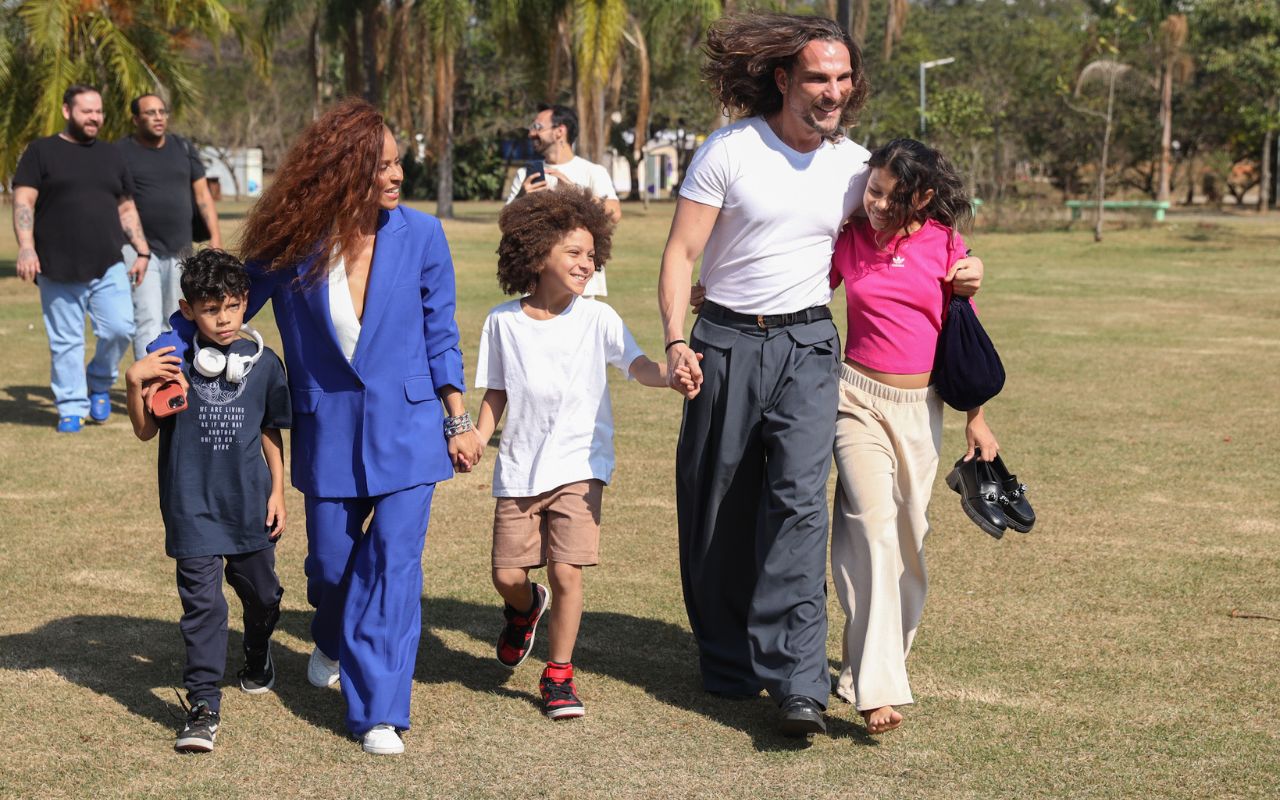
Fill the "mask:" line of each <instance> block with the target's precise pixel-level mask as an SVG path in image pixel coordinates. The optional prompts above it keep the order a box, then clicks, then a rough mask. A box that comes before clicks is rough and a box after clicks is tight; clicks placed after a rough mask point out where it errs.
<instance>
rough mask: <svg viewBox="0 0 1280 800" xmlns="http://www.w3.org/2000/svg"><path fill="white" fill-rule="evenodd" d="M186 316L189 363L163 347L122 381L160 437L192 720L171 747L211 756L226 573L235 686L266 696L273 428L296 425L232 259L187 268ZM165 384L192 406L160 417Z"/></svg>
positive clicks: (274, 588) (275, 585)
mask: <svg viewBox="0 0 1280 800" xmlns="http://www.w3.org/2000/svg"><path fill="white" fill-rule="evenodd" d="M182 294H183V296H184V298H185V299H183V300H180V301H179V307H180V309H181V311H182V315H183V316H184V317H186V318H187V319H189V320H191V321H192V322H194V323H195V326H196V331H197V333H196V342H195V343H194V344H195V347H192V348H190V352H191V353H192V354H193V355H192V356H191V357H190V359H189V360H183V359H180V358H178V357H177V356H175V355H173V354H172V353H173V350H174V348H172V347H162V348H160V349H158V350H156V351H155V352H154V353H151V354H150V355H148V356H147V357H146V358H143V359H141V360H139V361H137V362H135V363H134V364H133V366H131V367H130V368H129V371H128V372H127V373H126V374H125V381H126V383H127V386H128V406H129V419H130V420H131V421H132V422H133V432H134V433H135V434H136V435H137V437H138V438H139V439H142V440H143V441H146V440H148V439H151V438H152V437H154V436H155V435H156V433H159V434H160V453H159V459H158V466H159V482H160V513H161V516H162V517H163V518H164V528H165V552H166V553H168V555H169V556H170V557H172V558H174V559H176V561H177V579H178V596H179V597H180V598H181V600H182V610H183V615H182V621H181V623H180V626H179V627H180V628H181V629H182V637H183V640H184V641H185V643H186V655H187V658H186V668H185V670H184V671H183V683H184V684H185V686H186V689H187V702H188V703H189V704H190V708H189V709H188V715H187V722H186V724H185V725H184V727H183V729H182V731H181V733H179V734H178V738H177V741H176V742H175V743H174V748H175V749H177V750H179V751H185V752H209V751H211V750H213V741H214V738H215V737H216V736H217V733H218V725H219V724H220V718H219V709H220V706H221V698H222V692H221V690H220V689H219V688H218V682H219V681H220V680H221V679H222V675H223V670H224V669H225V667H226V660H227V603H226V600H225V599H224V598H223V594H222V575H223V572H224V571H225V572H226V577H227V583H229V584H230V585H231V588H233V589H234V590H235V592H236V594H237V595H238V596H239V598H240V602H241V604H242V605H243V606H244V660H245V664H244V668H243V669H241V670H240V673H239V679H240V688H241V689H242V690H244V691H245V692H248V693H250V694H259V693H262V692H266V691H268V690H270V689H271V687H272V685H273V684H274V683H275V665H274V663H273V662H272V659H271V633H272V631H273V630H274V629H275V626H276V621H277V620H278V619H279V618H280V598H281V596H282V595H283V594H284V591H283V590H282V589H281V588H280V581H279V579H278V578H277V577H276V572H275V542H276V540H277V539H279V538H280V534H282V533H283V532H284V523H285V508H284V457H283V450H282V447H281V440H280V430H281V429H282V428H288V427H289V424H290V421H291V409H290V403H289V387H288V384H287V383H286V382H285V373H284V365H283V364H281V363H280V359H279V358H278V357H277V356H276V354H275V353H273V352H271V351H270V350H269V349H267V348H266V347H264V346H263V344H262V339H261V337H259V336H258V334H257V333H256V332H254V331H252V330H250V329H248V328H247V327H246V328H244V329H243V332H244V333H246V334H248V335H251V336H252V337H253V338H254V341H253V342H250V341H247V340H246V339H243V338H241V333H242V325H243V323H244V312H245V308H246V305H247V303H248V294H249V277H248V275H247V274H246V273H245V270H244V265H242V264H241V263H240V262H239V261H238V260H237V259H236V258H235V257H233V256H231V255H229V254H227V253H225V252H222V251H221V250H204V251H202V252H200V253H198V254H196V255H194V256H192V257H191V258H188V259H186V260H185V261H184V262H183V264H182ZM168 380H179V381H181V382H183V383H185V384H186V388H187V408H186V409H184V410H182V411H180V412H179V413H176V414H172V415H170V416H165V417H161V418H157V417H156V416H155V415H154V414H153V413H152V411H151V409H150V408H149V405H150V403H149V400H150V398H151V396H152V395H153V394H154V393H155V391H156V389H157V388H159V386H160V385H161V384H162V383H164V382H165V381H168Z"/></svg>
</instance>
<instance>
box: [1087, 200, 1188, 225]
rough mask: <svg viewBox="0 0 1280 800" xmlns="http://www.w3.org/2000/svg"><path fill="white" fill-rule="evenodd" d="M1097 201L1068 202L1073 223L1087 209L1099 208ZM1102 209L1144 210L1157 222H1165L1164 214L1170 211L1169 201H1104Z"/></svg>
mask: <svg viewBox="0 0 1280 800" xmlns="http://www.w3.org/2000/svg"><path fill="white" fill-rule="evenodd" d="M1097 207H1098V201H1097V200H1068V201H1067V208H1069V209H1071V221H1072V222H1075V221H1076V220H1078V219H1080V212H1081V210H1082V209H1086V208H1097ZM1102 207H1103V208H1105V209H1107V210H1108V211H1110V210H1113V209H1132V208H1137V209H1142V210H1147V211H1151V212H1152V215H1153V216H1154V217H1155V221H1156V222H1164V212H1166V211H1168V210H1169V201H1168V200H1103V201H1102Z"/></svg>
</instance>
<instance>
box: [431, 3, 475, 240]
mask: <svg viewBox="0 0 1280 800" xmlns="http://www.w3.org/2000/svg"><path fill="white" fill-rule="evenodd" d="M418 11H419V13H421V14H423V15H424V18H425V20H426V23H427V30H428V33H429V38H430V43H431V54H432V73H433V75H434V76H435V92H434V95H435V102H434V103H433V109H434V111H435V115H434V120H433V126H432V127H433V128H434V132H433V135H432V141H433V142H434V144H435V149H436V170H437V172H436V175H437V182H436V216H437V217H439V218H441V219H452V218H453V109H454V91H455V89H456V88H457V85H458V76H457V74H456V73H455V71H454V66H455V64H456V62H457V55H458V51H459V50H460V49H462V46H463V43H464V41H465V39H466V34H467V25H468V23H469V21H470V19H471V16H472V13H473V11H474V8H473V3H472V0H420V2H419V3H418Z"/></svg>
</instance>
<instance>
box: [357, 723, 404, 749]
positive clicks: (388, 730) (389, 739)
mask: <svg viewBox="0 0 1280 800" xmlns="http://www.w3.org/2000/svg"><path fill="white" fill-rule="evenodd" d="M360 747H361V748H362V749H363V750H364V751H365V752H366V753H373V754H374V755H376V756H398V755H400V754H401V753H403V752H404V740H403V739H401V738H400V734H398V733H396V729H395V727H394V726H392V725H387V724H385V723H384V724H382V725H374V726H373V727H372V728H370V729H369V730H368V731H366V732H365V734H364V738H363V739H362V740H361V742H360Z"/></svg>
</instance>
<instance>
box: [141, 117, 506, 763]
mask: <svg viewBox="0 0 1280 800" xmlns="http://www.w3.org/2000/svg"><path fill="white" fill-rule="evenodd" d="M402 179H403V172H402V171H401V168H400V159H399V157H398V152H397V148H396V143H395V139H394V138H393V137H392V135H391V132H390V131H389V130H388V129H387V127H386V125H385V124H384V123H383V118H382V115H381V114H380V113H379V112H378V111H377V109H375V108H374V107H373V106H371V105H369V104H368V103H366V102H364V101H361V100H347V101H344V102H342V103H340V104H339V105H337V106H335V107H334V108H333V109H331V110H330V111H328V112H327V113H326V114H324V115H323V116H322V117H320V118H319V119H317V120H316V121H315V122H313V123H312V124H311V125H310V126H309V127H308V128H307V129H306V130H305V131H303V133H302V135H301V136H299V137H298V139H297V141H296V142H295V143H294V144H293V147H292V148H291V149H290V151H289V153H288V155H287V156H286V157H285V159H284V162H283V164H282V165H281V167H280V169H279V171H278V172H277V173H276V176H275V181H274V182H273V183H272V184H271V185H270V187H269V188H268V189H267V190H266V192H264V194H263V196H262V198H261V199H260V200H259V201H258V202H257V204H256V205H255V206H254V207H253V210H252V211H251V212H250V213H249V217H248V220H247V221H246V223H245V227H244V232H243V236H242V242H241V245H242V246H241V249H242V251H243V255H244V257H245V261H246V262H248V266H249V271H250V275H251V276H252V280H253V283H252V288H251V290H250V294H249V307H248V313H247V314H246V319H248V318H250V317H252V316H253V315H254V314H255V313H256V312H257V311H258V310H259V309H261V308H262V306H263V305H264V304H265V303H266V302H267V301H268V300H271V301H272V307H273V309H274V310H275V316H276V324H277V325H278V327H279V329H280V336H281V338H282V340H283V343H284V353H285V363H286V365H287V366H288V371H289V389H290V395H291V398H292V401H293V412H294V417H293V419H294V430H293V435H292V437H291V441H292V448H291V459H292V468H291V474H292V477H293V485H294V486H295V487H297V489H298V490H299V491H301V492H302V493H303V494H304V495H305V499H306V512H307V547H308V549H307V560H306V573H307V600H308V601H309V602H310V603H311V605H312V606H313V607H314V608H315V616H314V618H313V619H312V622H311V634H312V637H313V639H314V640H315V649H314V650H313V651H312V654H311V660H310V662H309V664H308V665H307V678H308V680H309V681H310V682H311V683H312V684H314V685H316V686H322V687H323V686H332V685H333V684H334V683H338V682H341V685H342V693H343V696H344V697H345V698H346V701H347V727H348V728H349V729H350V730H351V732H352V733H353V734H354V735H355V736H357V737H359V738H360V739H361V743H362V746H363V748H364V750H365V751H367V752H370V753H377V754H394V753H400V752H403V750H404V744H403V742H402V740H401V738H400V732H402V731H404V730H405V729H407V728H408V727H409V696H410V687H411V682H412V677H413V670H414V663H415V660H416V658H417V652H418V637H419V634H420V631H421V595H422V565H421V558H422V548H423V545H424V543H425V538H426V530H427V520H428V516H429V514H430V510H431V496H432V491H433V489H434V487H435V484H436V483H437V482H438V481H442V480H445V479H447V478H449V477H450V476H451V475H452V474H453V471H454V469H455V468H457V469H460V470H468V469H470V468H471V466H472V465H474V464H475V463H476V462H477V461H478V460H479V459H480V455H481V452H482V450H483V447H482V444H481V442H480V440H479V438H478V437H477V436H476V434H475V431H474V429H473V427H472V425H471V420H470V417H468V415H467V413H466V409H465V405H464V402H463V394H462V393H463V390H464V388H465V384H464V381H463V373H462V354H461V351H460V350H459V348H458V328H457V325H456V324H455V322H454V318H453V315H454V304H455V292H454V276H453V261H452V259H451V257H450V254H449V245H448V243H447V242H446V241H445V237H444V231H443V230H442V229H441V226H440V222H439V220H437V219H436V218H434V217H431V216H429V215H427V214H423V213H421V212H418V211H414V210H412V209H408V208H402V207H401V206H400V183H401V180H402ZM173 325H174V334H173V335H174V336H180V337H181V338H182V339H185V340H187V341H189V340H190V333H191V324H190V323H187V322H186V321H185V320H181V319H180V315H179V318H177V319H175V320H173ZM165 338H166V337H161V339H160V340H157V342H156V343H155V346H162V345H165V344H175V345H179V346H181V347H184V348H185V342H174V341H165ZM442 404H443V406H444V410H443V411H442V409H441V406H442ZM370 516H372V518H373V519H372V521H371V522H370V521H369V520H370ZM366 523H368V530H367V531H366V530H365V525H366Z"/></svg>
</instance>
